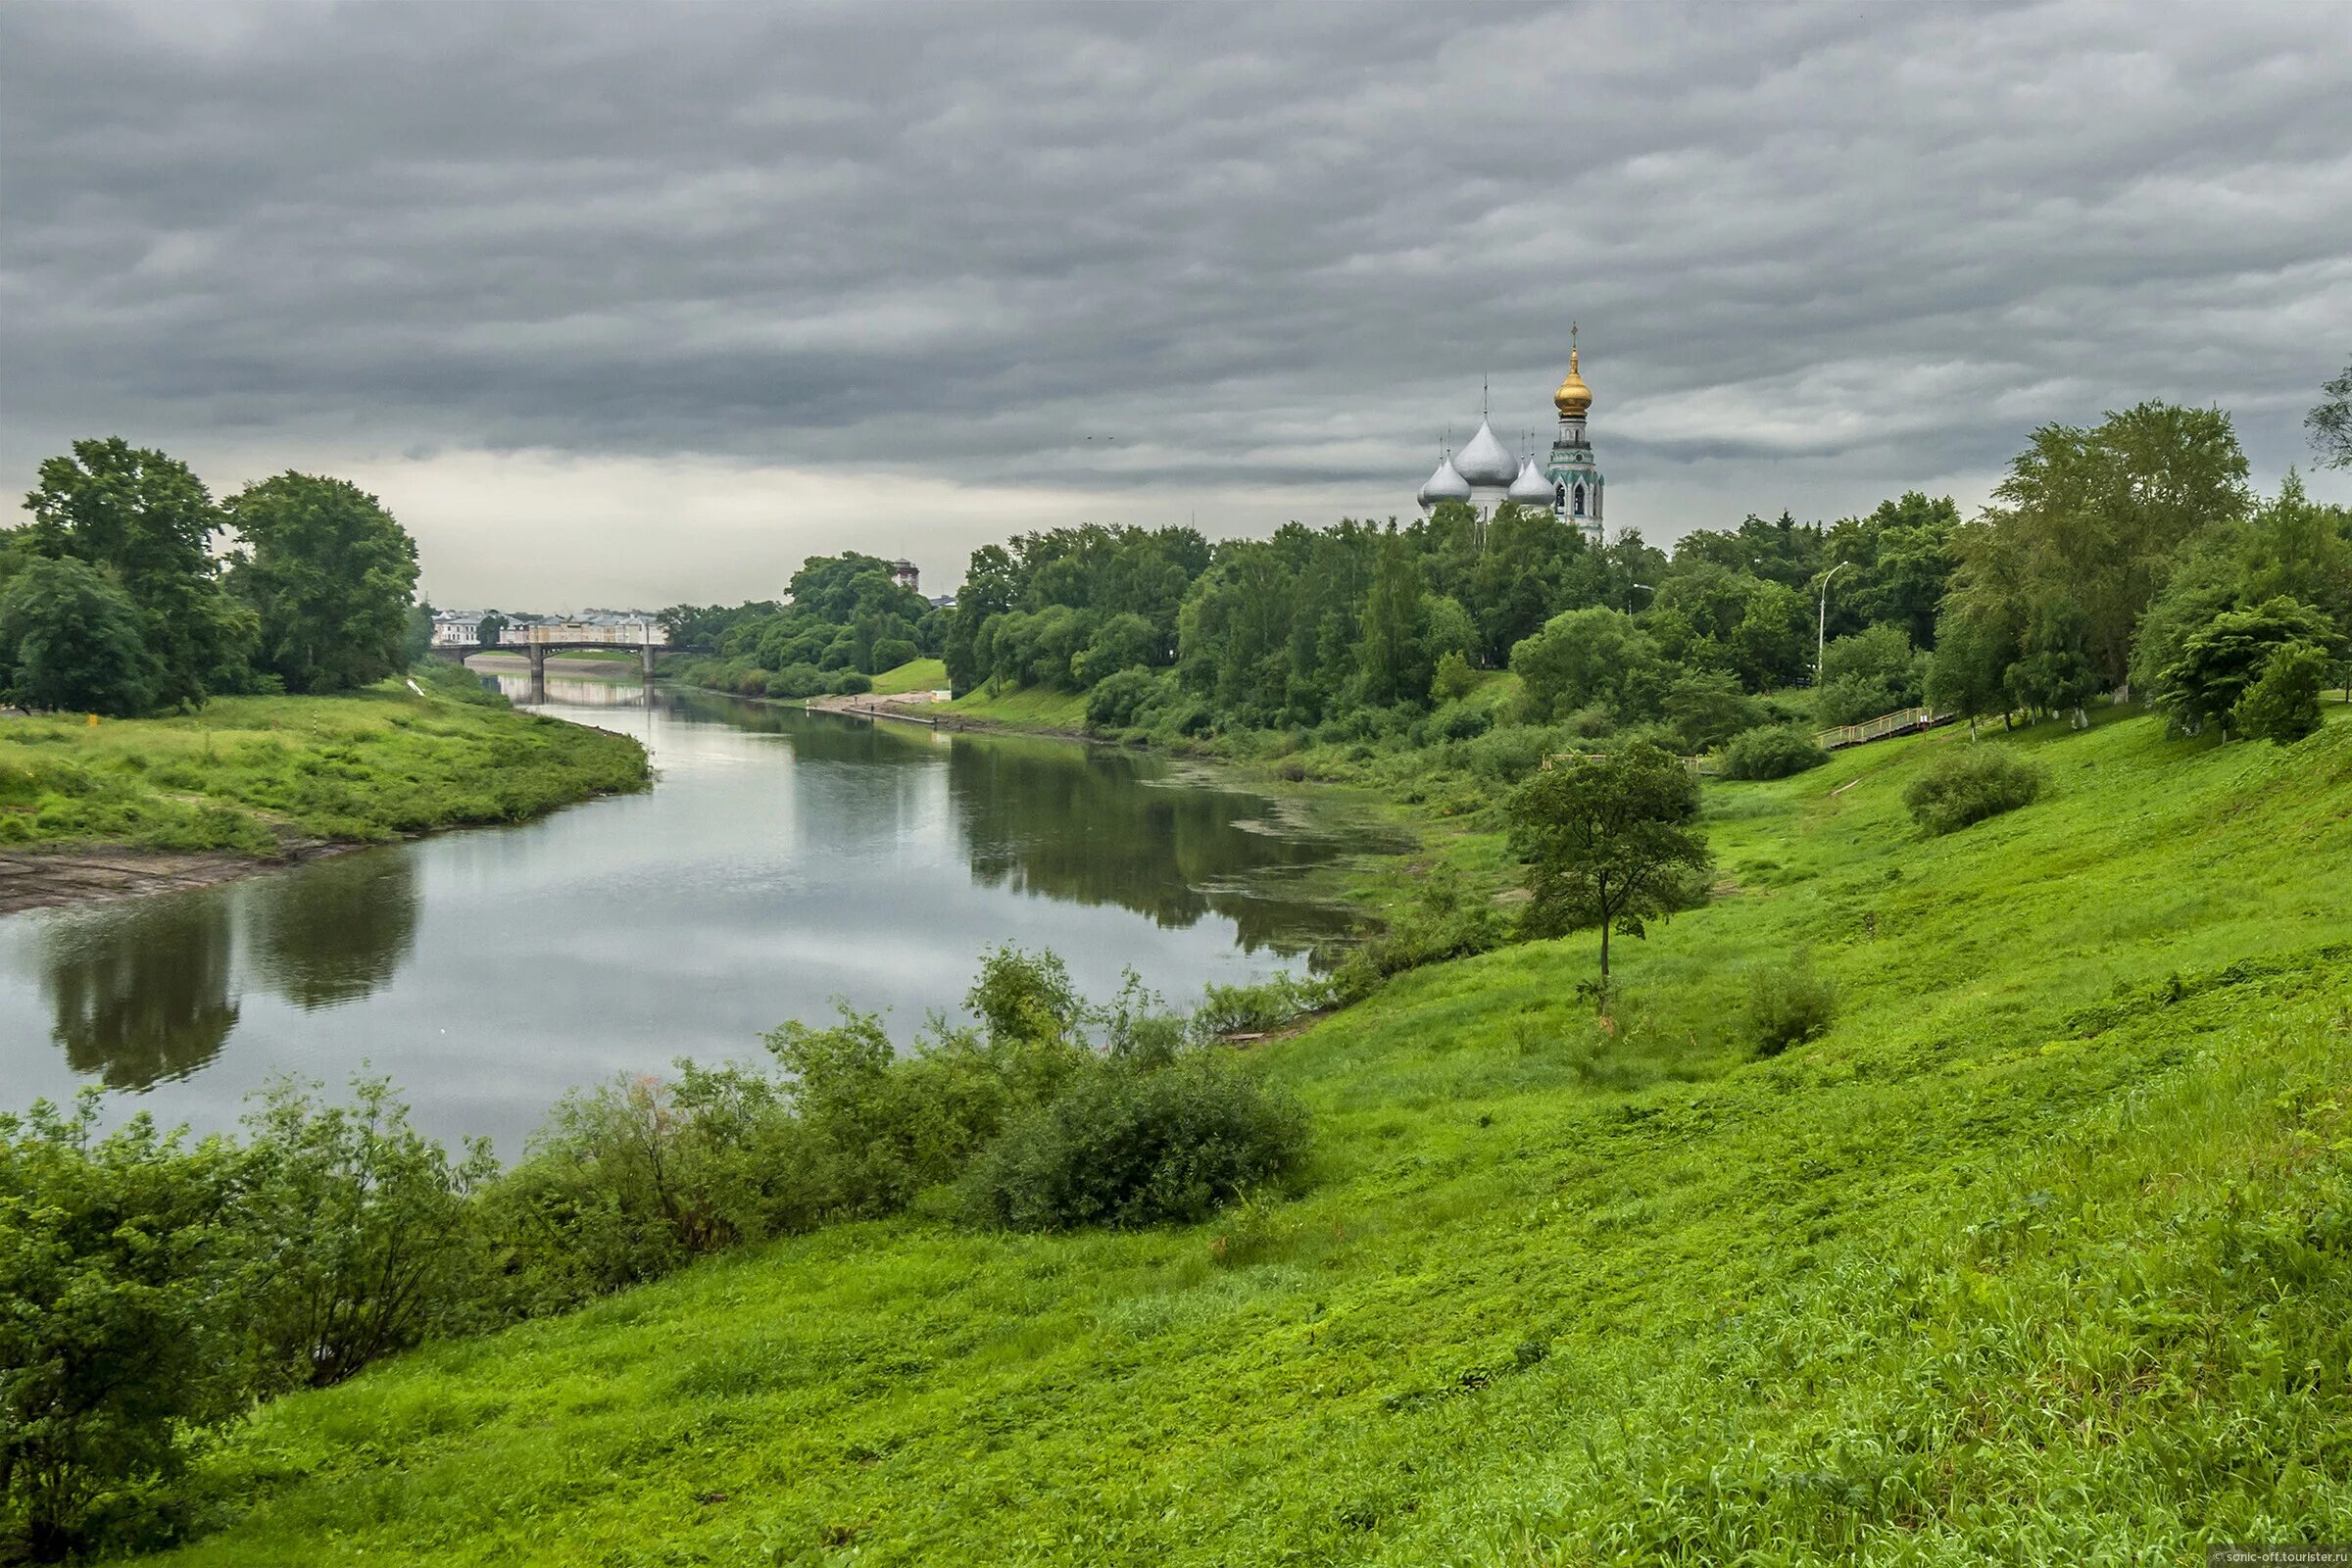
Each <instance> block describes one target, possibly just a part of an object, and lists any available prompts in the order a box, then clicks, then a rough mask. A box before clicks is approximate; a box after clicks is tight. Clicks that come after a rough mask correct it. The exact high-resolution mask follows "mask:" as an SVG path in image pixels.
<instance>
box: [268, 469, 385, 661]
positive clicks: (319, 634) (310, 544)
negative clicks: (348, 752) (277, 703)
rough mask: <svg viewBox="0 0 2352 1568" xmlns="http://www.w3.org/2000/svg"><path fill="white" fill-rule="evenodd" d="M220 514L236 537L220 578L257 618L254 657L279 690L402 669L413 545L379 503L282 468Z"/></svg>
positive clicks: (348, 486) (337, 483)
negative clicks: (236, 546) (238, 541)
mask: <svg viewBox="0 0 2352 1568" xmlns="http://www.w3.org/2000/svg"><path fill="white" fill-rule="evenodd" d="M226 511H227V514H228V517H229V520H230V521H231V522H233V523H234V524H235V525H236V529H237V532H238V534H239V535H240V536H241V537H242V539H243V541H244V544H243V548H242V549H240V550H239V551H238V552H237V554H236V555H235V556H233V557H232V558H231V564H230V566H229V584H230V586H231V587H233V588H234V589H235V590H236V591H237V592H238V593H239V594H240V595H242V596H243V597H244V599H245V601H246V602H247V603H248V604H250V605H252V606H253V607H254V610H255V612H256V613H258V614H259V616H260V621H261V645H260V648H259V650H258V652H257V661H258V662H259V663H260V664H261V666H262V667H263V668H264V669H267V670H269V671H270V673H272V674H274V675H276V676H277V677H278V678H279V679H280V680H282V681H284V682H285V685H286V690H288V691H290V692H335V691H348V690H350V689H352V688H354V687H358V686H366V685H368V684H370V683H371V682H374V681H379V680H381V679H383V678H384V677H385V676H386V675H389V674H391V673H392V672H393V671H394V670H396V669H399V668H401V667H402V666H403V664H404V663H405V662H406V660H405V653H406V649H405V646H404V644H405V642H406V635H407V630H408V613H409V604H410V602H411V600H412V599H413V598H414V597H415V595H416V592H417V542H416V541H415V540H414V539H411V538H410V537H409V534H408V530H407V529H405V528H403V527H402V526H401V525H400V524H399V523H398V522H396V521H394V520H393V517H392V514H390V513H389V512H386V511H385V510H384V508H383V504H382V503H381V502H379V501H377V500H376V499H375V497H373V496H371V495H369V494H368V493H367V492H366V491H365V490H362V489H361V488H360V487H359V486H357V485H355V484H352V483H351V482H349V481H348V480H344V479H330V478H325V477H322V476H320V475H318V474H310V473H296V472H294V471H293V470H291V469H289V470H287V471H286V472H284V473H281V474H278V475H277V476H276V477H274V478H270V479H264V480H261V481H260V482H258V483H255V484H249V485H247V486H246V487H245V488H244V489H242V490H240V491H238V492H237V493H236V494H235V495H233V496H231V497H230V498H229V499H228V503H227V507H226Z"/></svg>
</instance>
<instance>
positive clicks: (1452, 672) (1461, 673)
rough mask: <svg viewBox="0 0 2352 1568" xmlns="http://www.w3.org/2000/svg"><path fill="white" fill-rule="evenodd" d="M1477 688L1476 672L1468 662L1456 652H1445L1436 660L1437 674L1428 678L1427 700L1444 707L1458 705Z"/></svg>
mask: <svg viewBox="0 0 2352 1568" xmlns="http://www.w3.org/2000/svg"><path fill="white" fill-rule="evenodd" d="M1477 688H1478V671H1476V670H1474V669H1472V668H1471V667H1470V661H1468V660H1467V659H1464V658H1463V657H1462V656H1461V655H1460V653H1458V652H1450V651H1449V652H1447V653H1446V654H1445V655H1443V656H1441V657H1440V658H1439V660H1438V672H1437V674H1435V675H1434V676H1432V677H1431V678H1430V682H1429V700H1430V701H1431V702H1432V703H1433V704H1437V705H1439V706H1441V707H1442V706H1444V705H1445V704H1446V703H1458V702H1460V701H1461V700H1462V699H1463V698H1465V697H1467V696H1469V695H1470V694H1471V693H1472V692H1473V691H1475V690H1477Z"/></svg>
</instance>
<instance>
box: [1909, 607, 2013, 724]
mask: <svg viewBox="0 0 2352 1568" xmlns="http://www.w3.org/2000/svg"><path fill="white" fill-rule="evenodd" d="M2016 646H2017V638H2016V636H2015V634H2014V633H2012V632H2011V631H2009V629H2008V628H2007V627H2005V626H2001V625H1998V624H1995V623H1992V622H1988V621H1986V620H1985V619H1983V618H1981V617H1979V616H1976V615H1972V614H1969V613H1966V612H1965V611H1963V610H1961V609H1958V608H1952V609H1947V610H1946V611H1944V613H1943V614H1942V615H1941V617H1939V618H1938V619H1937V621H1936V652H1935V653H1934V654H1933V655H1932V656H1931V657H1930V659H1929V661H1928V688H1927V692H1928V705H1929V706H1930V707H1932V708H1936V709H1939V710H1941V711H1945V712H1952V713H1959V714H1961V715H1963V716H1964V717H1966V718H1967V720H1968V733H1969V737H1970V738H1971V739H1972V740H1973V739H1974V738H1975V737H1976V733H1977V721H1978V720H1979V719H1981V718H1987V717H1990V716H1991V715H1992V714H1994V713H2001V714H2004V715H2006V714H2007V713H2008V711H2009V688H2008V686H2007V685H2006V684H2005V683H2004V681H2003V679H2002V676H2003V675H2004V673H2005V672H2006V671H2007V670H2008V667H2009V660H2010V656H2011V653H2012V652H2013V651H2014V649H2015V648H2016Z"/></svg>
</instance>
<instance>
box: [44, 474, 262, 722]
mask: <svg viewBox="0 0 2352 1568" xmlns="http://www.w3.org/2000/svg"><path fill="white" fill-rule="evenodd" d="M25 511H27V512H29V513H31V514H32V522H31V523H30V524H29V525H28V526H27V527H26V528H25V535H26V539H25V544H26V546H27V547H28V548H29V549H30V550H31V551H32V553H33V554H35V555H38V556H43V557H47V558H49V559H51V560H59V559H63V558H67V557H71V558H73V559H74V560H77V561H82V562H86V563H88V564H91V565H93V566H105V567H109V568H111V569H112V570H113V571H114V573H115V575H116V578H117V580H118V581H120V583H121V584H122V587H123V592H124V593H125V594H127V595H129V596H130V600H131V603H132V604H134V605H136V606H137V607H138V611H139V616H140V635H141V636H142V638H143V639H144V640H145V642H146V645H147V651H148V653H149V655H150V656H152V658H153V659H154V662H155V671H156V699H157V701H159V702H161V703H163V704H165V705H167V706H171V707H181V708H193V707H196V706H197V705H198V704H201V703H202V702H203V701H204V699H205V697H206V695H207V694H208V693H211V692H216V691H231V690H235V689H236V688H238V687H239V686H241V685H243V684H244V683H245V681H246V680H247V679H248V674H247V660H248V657H249V655H250V652H251V650H252V647H253V642H254V638H255V636H256V635H257V631H258V627H257V623H256V621H255V618H254V615H253V613H252V612H251V611H250V610H248V609H246V608H245V607H244V606H243V605H241V604H240V603H238V602H237V601H236V600H235V599H234V598H232V597H231V596H230V595H229V594H228V593H227V592H226V591H225V590H224V589H223V588H222V586H221V582H220V580H219V572H218V570H217V567H216V564H215V563H214V561H213V556H212V540H213V535H214V534H215V533H217V532H219V531H220V529H221V512H220V509H219V508H217V507H215V506H214V505H213V499H212V496H211V495H210V494H209V493H208V492H207V491H206V490H205V488H204V485H203V483H202V482H201V481H199V480H198V479H197V477H196V476H195V475H194V474H193V473H190V472H189V471H188V468H187V466H186V465H185V464H182V463H179V462H177V461H175V460H174V459H172V458H169V457H167V456H165V455H164V454H163V453H161V452H157V451H153V450H151V449H149V448H144V447H133V446H131V445H130V444H129V443H128V442H126V441H124V440H123V439H122V437H120V436H112V437H109V438H107V439H105V440H102V441H76V442H74V443H73V453H72V455H71V456H66V457H55V458H51V459H49V460H48V461H47V462H45V463H43V464H42V465H41V468H40V483H39V484H38V485H37V486H35V487H34V488H33V490H32V491H31V493H30V494H28V495H26V496H25Z"/></svg>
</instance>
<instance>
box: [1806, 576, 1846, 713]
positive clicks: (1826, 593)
mask: <svg viewBox="0 0 2352 1568" xmlns="http://www.w3.org/2000/svg"><path fill="white" fill-rule="evenodd" d="M1852 564H1853V563H1852V562H1850V561H1840V562H1839V563H1838V564H1836V565H1835V566H1832V567H1831V568H1830V575H1829V576H1828V577H1824V578H1822V579H1821V614H1820V617H1819V619H1818V620H1817V621H1816V622H1815V624H1814V627H1813V684H1814V685H1816V686H1818V685H1820V684H1821V661H1822V656H1823V655H1824V654H1826V653H1828V652H1829V648H1830V578H1831V577H1835V576H1837V575H1838V573H1839V572H1841V571H1843V570H1844V569H1845V568H1846V567H1848V566H1850V565H1852Z"/></svg>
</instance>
